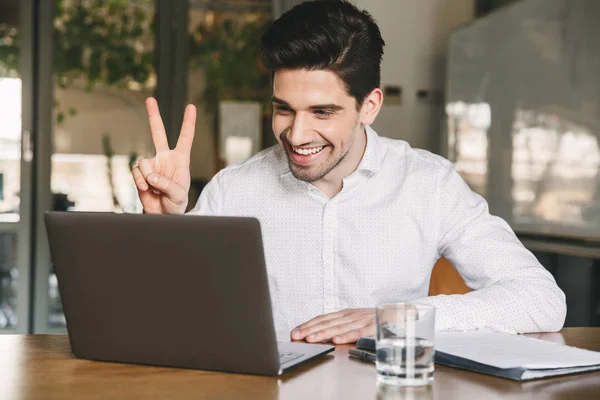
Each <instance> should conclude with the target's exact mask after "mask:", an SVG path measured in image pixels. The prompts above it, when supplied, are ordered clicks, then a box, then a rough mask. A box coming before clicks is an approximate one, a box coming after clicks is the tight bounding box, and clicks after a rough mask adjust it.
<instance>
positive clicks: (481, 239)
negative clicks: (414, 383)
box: [416, 168, 566, 333]
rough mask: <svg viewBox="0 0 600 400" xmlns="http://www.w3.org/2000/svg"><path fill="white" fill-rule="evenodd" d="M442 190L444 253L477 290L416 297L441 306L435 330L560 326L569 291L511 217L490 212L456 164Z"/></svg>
mask: <svg viewBox="0 0 600 400" xmlns="http://www.w3.org/2000/svg"><path fill="white" fill-rule="evenodd" d="M438 190H439V193H440V199H439V205H440V206H439V210H440V215H439V221H440V225H439V237H440V242H439V247H438V251H439V254H440V255H443V256H445V257H446V258H447V259H448V260H450V262H452V264H453V265H454V266H455V268H456V269H457V270H458V272H459V274H460V275H461V276H462V278H463V279H464V280H465V283H466V284H467V286H469V287H470V288H472V289H474V291H472V292H470V293H467V294H464V295H439V296H434V297H428V298H425V299H421V300H416V302H421V303H427V304H432V305H435V306H436V330H475V329H480V328H489V329H494V330H502V331H509V332H519V333H521V332H553V331H558V330H560V329H561V328H562V326H563V324H564V321H565V316H566V303H565V295H564V293H563V292H562V290H560V288H559V287H558V286H557V285H556V281H555V280H554V278H553V277H552V275H551V274H550V273H549V272H548V271H547V270H546V269H545V268H544V267H543V266H542V265H541V264H540V263H539V261H538V260H537V259H536V258H535V256H534V255H533V254H532V253H531V252H530V251H529V250H527V249H526V248H525V247H524V246H523V244H522V243H521V242H520V241H519V239H518V238H517V237H516V235H515V234H514V232H513V231H512V229H511V228H510V226H509V225H508V224H507V223H506V221H504V220H503V219H501V218H498V217H495V216H492V215H490V214H489V211H488V205H487V202H486V201H485V200H484V199H483V198H482V197H481V196H479V195H477V194H476V193H474V192H472V191H471V189H469V187H468V186H467V184H466V183H465V182H464V181H463V180H462V178H461V177H460V176H459V175H458V173H457V172H456V171H455V170H454V168H449V170H448V171H446V173H445V174H443V176H442V177H441V179H440V183H439V185H438Z"/></svg>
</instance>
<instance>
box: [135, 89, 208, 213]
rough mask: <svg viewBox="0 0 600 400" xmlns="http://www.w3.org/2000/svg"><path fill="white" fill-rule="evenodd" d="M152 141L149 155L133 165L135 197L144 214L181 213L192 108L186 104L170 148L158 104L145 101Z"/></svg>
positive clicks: (186, 187) (187, 183)
mask: <svg viewBox="0 0 600 400" xmlns="http://www.w3.org/2000/svg"><path fill="white" fill-rule="evenodd" d="M146 109H147V110H148V119H149V121H150V130H151V131H152V141H153V142H154V147H155V149H156V155H155V156H154V157H153V158H143V159H141V160H140V161H139V163H138V165H137V166H136V167H134V168H133V180H134V181H135V185H136V186H137V189H138V196H139V197H140V200H141V202H142V206H143V207H144V211H145V212H146V213H148V214H183V213H184V212H185V208H186V206H187V203H188V191H189V189H190V182H191V178H190V153H191V151H192V142H193V140H194V129H195V126H196V107H194V106H193V105H191V104H190V105H188V106H187V108H186V109H185V114H184V116H183V124H182V125H181V132H180V133H179V139H178V140H177V146H176V147H175V149H173V150H171V149H170V148H169V143H168V141H167V133H166V131H165V126H164V124H163V122H162V118H161V117H160V112H159V110H158V103H157V102H156V100H155V99H154V98H152V97H150V98H148V99H147V100H146Z"/></svg>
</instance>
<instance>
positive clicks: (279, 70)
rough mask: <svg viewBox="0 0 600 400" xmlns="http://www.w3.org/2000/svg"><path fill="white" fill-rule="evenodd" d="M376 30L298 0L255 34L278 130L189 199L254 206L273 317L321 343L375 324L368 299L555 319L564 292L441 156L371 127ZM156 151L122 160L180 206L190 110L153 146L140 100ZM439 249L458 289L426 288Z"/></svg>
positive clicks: (339, 9)
mask: <svg viewBox="0 0 600 400" xmlns="http://www.w3.org/2000/svg"><path fill="white" fill-rule="evenodd" d="M383 45H384V42H383V40H382V38H381V35H380V32H379V28H378V27H377V25H376V24H375V22H374V21H373V20H372V18H371V17H370V15H369V14H368V13H366V12H362V11H359V10H358V9H356V8H355V7H354V6H353V5H351V4H349V3H347V2H345V1H332V0H318V1H314V2H306V3H302V4H300V5H299V6H296V7H295V8H294V9H292V10H291V11H289V12H287V13H286V14H284V15H282V16H281V18H279V19H278V20H277V21H275V22H273V24H272V25H271V26H270V27H269V28H268V29H267V31H266V32H265V34H264V35H263V36H262V38H261V57H262V61H263V64H264V65H265V66H266V67H267V68H268V69H270V70H271V71H272V73H273V132H274V134H275V135H276V137H277V140H278V142H279V144H278V145H276V146H274V147H271V148H269V149H267V150H264V151H262V152H261V153H259V154H258V155H256V156H254V157H252V158H250V159H249V160H247V161H244V162H242V163H238V164H236V165H233V166H230V167H228V168H225V169H224V170H222V171H220V172H219V173H218V174H217V175H216V176H215V177H214V178H213V179H212V181H211V182H210V183H209V184H208V185H207V186H206V188H205V189H204V191H203V192H202V194H201V196H200V199H199V200H198V203H197V205H196V207H195V208H194V209H193V210H192V211H191V214H204V215H230V216H253V217H256V218H258V219H259V220H260V222H261V225H262V229H263V236H264V246H265V256H266V261H267V270H268V275H269V286H270V290H271V299H272V303H273V313H274V320H275V325H276V329H277V330H283V329H285V330H287V329H292V328H293V329H292V332H291V337H292V339H296V340H307V341H309V342H319V341H323V340H328V339H331V340H333V342H334V343H348V342H354V341H356V340H357V339H358V338H359V337H360V336H363V335H373V334H375V331H376V328H375V311H374V308H373V307H375V306H376V305H377V304H379V303H386V302H400V301H415V302H420V303H427V304H432V305H435V306H436V308H437V311H436V312H437V318H436V328H437V329H438V330H473V329H480V328H487V329H495V330H505V331H512V332H535V331H556V330H559V329H560V328H561V327H562V325H563V323H564V318H565V313H566V306H565V297H564V294H563V292H562V291H561V290H560V289H559V288H558V287H557V285H556V283H555V281H554V279H553V278H552V276H551V275H550V274H549V273H548V272H547V271H546V270H545V269H544V268H543V267H542V266H541V265H540V264H539V262H538V261H537V260H536V259H535V257H534V256H533V255H532V254H531V253H530V252H529V251H528V250H526V249H525V248H524V247H523V246H522V244H521V243H520V242H519V240H518V239H517V238H516V236H515V235H514V233H513V232H512V230H511V229H510V228H509V226H508V225H507V224H506V223H505V222H504V221H503V220H501V219H499V218H496V217H493V216H490V215H489V213H488V208H487V204H486V202H485V201H484V200H483V199H482V198H481V197H480V196H478V195H476V194H474V193H473V192H472V191H471V190H470V189H469V188H468V187H467V185H466V184H465V183H464V181H463V180H462V179H461V178H460V177H459V175H458V174H457V173H456V172H455V171H454V169H453V167H452V165H451V163H450V162H448V161H447V160H444V159H443V158H441V157H438V156H435V155H433V154H430V153H428V152H426V151H422V150H415V149H412V148H410V146H409V145H408V144H407V143H406V142H403V141H398V140H391V139H387V138H383V137H379V136H378V135H377V134H376V133H375V131H373V129H371V128H370V125H371V124H372V123H373V121H374V120H375V118H376V117H377V114H378V112H379V110H380V108H381V105H382V102H383V95H382V92H381V90H380V88H379V86H380V63H381V57H382V54H383ZM147 108H148V114H149V118H150V126H151V130H152V137H153V140H154V142H155V144H156V150H157V153H156V156H155V157H154V158H152V159H144V160H141V161H140V162H139V168H136V169H135V170H134V172H133V174H134V179H135V182H136V185H137V187H138V189H139V196H140V199H141V202H142V204H143V207H144V210H145V212H147V213H183V212H184V210H185V208H186V205H187V192H188V189H189V186H190V173H189V155H190V149H191V145H192V140H193V135H194V124H195V116H196V114H195V109H194V107H193V106H188V108H187V109H186V112H185V117H184V122H183V126H182V130H181V134H180V137H179V142H178V144H177V148H176V149H175V150H169V147H168V144H167V139H166V136H165V131H164V127H163V125H162V122H161V119H160V115H159V111H158V106H157V104H156V101H155V100H154V99H149V100H148V101H147ZM440 256H445V257H447V258H448V259H449V260H450V261H451V262H452V263H453V264H454V266H455V267H456V268H457V269H458V271H459V272H460V274H461V275H462V277H463V278H464V279H465V281H466V283H467V285H468V286H469V287H471V288H473V289H474V291H473V292H470V293H468V294H465V295H450V296H443V295H442V296H435V297H427V293H428V287H429V281H430V275H431V271H432V266H433V265H434V263H435V262H436V260H437V259H438V258H439V257H440Z"/></svg>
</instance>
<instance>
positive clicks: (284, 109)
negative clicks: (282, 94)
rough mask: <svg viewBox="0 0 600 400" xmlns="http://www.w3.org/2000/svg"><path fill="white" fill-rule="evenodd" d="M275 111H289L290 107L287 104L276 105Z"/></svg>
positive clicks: (282, 112) (283, 112)
mask: <svg viewBox="0 0 600 400" xmlns="http://www.w3.org/2000/svg"><path fill="white" fill-rule="evenodd" d="M275 111H277V112H278V113H281V114H285V113H289V112H290V109H289V108H288V107H285V106H275Z"/></svg>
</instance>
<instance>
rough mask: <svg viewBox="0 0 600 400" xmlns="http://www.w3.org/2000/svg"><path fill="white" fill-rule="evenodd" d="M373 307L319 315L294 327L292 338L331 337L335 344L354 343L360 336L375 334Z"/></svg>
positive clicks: (327, 338)
mask: <svg viewBox="0 0 600 400" xmlns="http://www.w3.org/2000/svg"><path fill="white" fill-rule="evenodd" d="M376 333H377V326H376V324H375V309H374V308H355V309H346V310H342V311H338V312H335V313H331V314H324V315H320V316H318V317H316V318H313V319H311V320H310V321H308V322H305V323H303V324H302V325H299V326H298V327H296V328H294V330H292V333H291V338H292V340H306V341H307V342H310V343H315V342H322V341H324V340H329V339H332V340H333V343H335V344H343V343H354V342H356V341H357V340H358V339H359V338H360V337H361V336H375V334H376Z"/></svg>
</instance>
